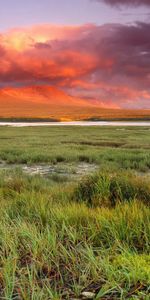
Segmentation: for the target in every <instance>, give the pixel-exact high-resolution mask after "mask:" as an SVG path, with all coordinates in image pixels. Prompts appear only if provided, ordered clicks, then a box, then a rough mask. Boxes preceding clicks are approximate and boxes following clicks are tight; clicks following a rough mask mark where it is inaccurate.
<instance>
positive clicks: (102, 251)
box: [0, 127, 150, 300]
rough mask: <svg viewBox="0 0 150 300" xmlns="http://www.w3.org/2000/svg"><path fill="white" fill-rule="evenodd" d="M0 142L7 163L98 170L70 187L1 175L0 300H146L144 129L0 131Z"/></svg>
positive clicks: (148, 218) (148, 234)
mask: <svg viewBox="0 0 150 300" xmlns="http://www.w3.org/2000/svg"><path fill="white" fill-rule="evenodd" d="M0 139H1V140H2V141H3V142H2V143H0V156H1V159H5V160H6V161H7V162H9V163H21V161H22V158H23V157H24V158H25V157H26V158H28V159H27V160H26V159H25V162H28V163H33V162H35V161H36V162H37V163H41V162H42V163H46V162H47V161H48V162H53V163H55V162H56V160H57V159H56V158H57V157H59V160H60V157H61V158H62V159H63V162H62V164H63V163H64V167H65V164H66V162H67V161H70V162H72V163H73V164H74V165H75V164H76V163H77V162H79V161H80V160H82V161H84V160H85V161H88V160H89V161H93V162H95V163H97V164H98V165H99V171H97V172H96V173H95V174H93V175H89V176H87V177H85V178H83V179H78V180H77V181H74V182H73V181H70V180H68V179H69V178H66V177H65V178H62V177H59V175H54V176H49V177H45V178H44V177H41V176H38V175H35V176H29V175H25V174H24V173H23V172H22V171H21V169H19V168H18V169H14V170H12V171H10V170H7V171H1V172H0V205H1V209H0V299H4V300H16V299H17V300H18V299H19V300H49V299H52V300H56V299H57V300H59V299H66V300H67V299H68V300H71V299H83V297H82V293H83V292H85V291H86V292H94V294H95V296H94V299H98V300H99V299H102V300H119V299H120V300H126V299H130V300H131V299H132V300H135V299H138V300H149V299H150V296H149V295H150V256H149V253H150V177H149V176H147V175H146V173H145V175H144V176H143V174H142V175H141V171H148V170H149V165H150V160H149V155H150V153H149V146H150V143H149V142H150V140H149V139H150V138H149V132H148V129H146V128H142V129H136V128H132V129H131V128H126V129H125V130H118V129H117V128H110V129H108V128H78V127H77V128H70V127H69V128H59V129H58V128H44V129H43V128H18V129H17V128H3V129H2V128H0ZM102 140H103V141H104V140H105V145H104V144H103V146H97V145H95V144H94V143H101V141H102ZM85 141H86V144H85ZM96 141H97V142H96ZM111 141H112V143H113V145H112V144H111V145H110V144H109V143H110V142H111ZM64 142H65V143H64ZM66 142H67V144H66ZM81 142H82V145H81ZM83 142H84V145H83ZM68 143H69V144H68ZM72 143H73V145H72ZM89 143H92V145H89ZM116 143H118V144H119V147H116ZM120 143H123V145H120ZM82 147H83V148H82ZM85 153H86V154H85ZM40 155H41V156H40ZM67 155H70V156H69V157H68V156H67ZM10 156H11V159H10ZM37 157H38V158H39V160H36V159H35V158H37ZM41 157H42V159H41ZM91 158H92V159H91ZM61 161H62V160H61ZM118 169H119V170H118ZM127 169H129V170H127ZM133 169H135V170H133ZM137 171H138V172H137Z"/></svg>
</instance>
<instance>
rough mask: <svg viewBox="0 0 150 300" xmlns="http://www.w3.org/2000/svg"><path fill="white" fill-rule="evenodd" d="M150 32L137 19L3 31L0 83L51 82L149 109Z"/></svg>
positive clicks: (119, 103) (95, 99)
mask: <svg viewBox="0 0 150 300" xmlns="http://www.w3.org/2000/svg"><path fill="white" fill-rule="evenodd" d="M111 2H112V1H111ZM113 2H117V1H113ZM118 2H119V1H118ZM120 2H123V1H120ZM133 2H134V1H133ZM136 2H139V1H136ZM145 2H149V1H145ZM149 32H150V24H149V23H137V24H135V25H119V24H109V25H103V26H96V25H92V24H89V25H84V26H72V27H68V26H67V27H58V26H52V25H37V26H34V27H30V28H18V29H15V30H11V31H9V32H4V33H1V34H0V61H1V66H0V86H1V88H2V87H4V86H10V85H11V86H15V87H17V86H30V85H35V84H42V85H50V86H51V85H52V86H56V87H58V88H59V89H63V90H64V91H65V92H67V93H69V94H70V95H72V96H76V97H81V98H85V99H87V100H88V101H93V102H94V103H104V104H105V105H107V103H108V105H109V103H111V105H112V107H113V106H114V107H120V108H146V109H147V108H150V39H149Z"/></svg>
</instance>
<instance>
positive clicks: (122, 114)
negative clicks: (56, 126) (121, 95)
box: [0, 86, 150, 121]
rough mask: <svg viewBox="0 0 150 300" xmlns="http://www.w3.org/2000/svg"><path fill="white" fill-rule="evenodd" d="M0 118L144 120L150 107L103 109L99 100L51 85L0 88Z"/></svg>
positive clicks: (148, 115) (149, 112) (149, 113)
mask: <svg viewBox="0 0 150 300" xmlns="http://www.w3.org/2000/svg"><path fill="white" fill-rule="evenodd" d="M0 117H1V118H11V117H13V118H45V119H47V118H49V119H52V120H53V119H54V120H56V119H57V120H68V121H69V120H81V119H91V120H92V119H93V120H95V119H118V118H119V119H120V118H121V119H122V118H123V119H127V118H130V119H132V118H133V119H136V118H138V119H143V118H144V119H145V118H149V117H150V110H121V109H111V108H104V107H102V106H101V104H99V105H98V102H97V103H95V102H94V101H93V102H90V101H88V100H85V99H81V98H77V97H73V96H70V95H67V94H66V93H65V92H64V91H61V90H58V89H57V88H55V87H51V86H31V87H20V88H3V89H0Z"/></svg>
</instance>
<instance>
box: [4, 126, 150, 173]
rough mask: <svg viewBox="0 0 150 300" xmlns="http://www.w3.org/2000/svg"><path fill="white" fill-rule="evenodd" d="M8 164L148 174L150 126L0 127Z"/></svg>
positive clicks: (5, 158)
mask: <svg viewBox="0 0 150 300" xmlns="http://www.w3.org/2000/svg"><path fill="white" fill-rule="evenodd" d="M0 160H1V161H6V162H7V163H27V164H33V163H35V164H36V163H48V162H49V163H54V164H55V163H57V162H64V163H67V162H75V163H76V162H89V163H92V162H94V163H96V164H98V165H99V166H100V168H106V167H107V168H108V167H110V168H111V169H113V168H121V169H128V168H130V169H135V170H138V171H141V172H143V171H148V170H149V168H150V128H149V127H144V128H143V127H139V128H138V129H137V128H136V127H71V126H70V127H59V126H57V127H54V128H53V127H44V128H42V127H36V128H33V127H27V128H10V127H5V128H3V127H0Z"/></svg>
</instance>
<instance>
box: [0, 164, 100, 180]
mask: <svg viewBox="0 0 150 300" xmlns="http://www.w3.org/2000/svg"><path fill="white" fill-rule="evenodd" d="M17 169H19V170H22V171H23V173H25V174H28V175H41V176H51V175H58V176H62V177H63V176H66V177H70V178H78V177H82V176H85V175H88V174H92V173H94V172H95V171H96V170H98V166H97V165H95V164H89V163H84V162H83V163H78V164H74V165H73V164H61V163H59V164H56V165H52V164H47V165H45V164H36V165H35V164H34V165H26V164H7V163H5V162H1V164H0V170H7V171H8V170H10V171H12V170H17Z"/></svg>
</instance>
